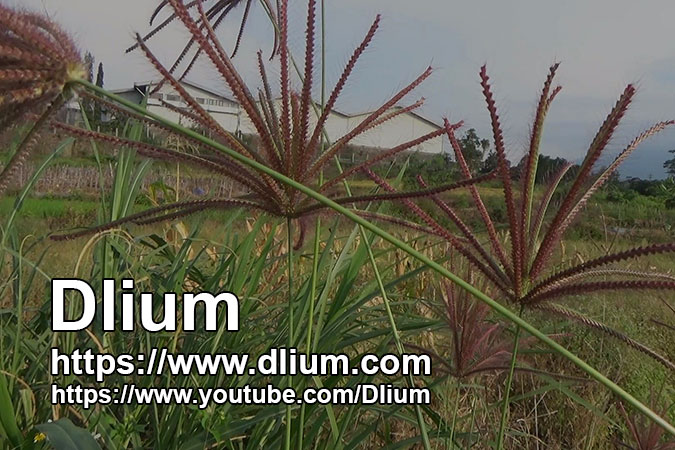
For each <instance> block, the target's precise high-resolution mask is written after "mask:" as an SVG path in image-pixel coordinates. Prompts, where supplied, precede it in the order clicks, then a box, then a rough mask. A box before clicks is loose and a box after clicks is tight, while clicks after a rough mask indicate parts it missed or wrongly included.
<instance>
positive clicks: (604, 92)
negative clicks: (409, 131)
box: [15, 0, 675, 177]
mask: <svg viewBox="0 0 675 450" xmlns="http://www.w3.org/2000/svg"><path fill="white" fill-rule="evenodd" d="M15 3H17V4H18V3H20V4H21V5H26V6H27V7H33V8H46V10H47V11H49V12H50V14H52V15H53V16H54V17H55V18H56V19H57V20H58V21H60V22H62V23H64V24H65V25H66V26H67V27H68V28H69V29H71V30H73V31H74V32H75V33H76V35H77V37H78V40H79V42H80V44H81V45H82V47H83V48H87V49H89V50H91V51H92V52H93V53H94V54H95V56H96V57H97V58H98V59H100V60H103V61H104V63H105V66H106V78H107V82H108V86H110V87H121V86H126V85H129V84H131V83H132V82H133V81H137V80H141V79H148V78H154V74H153V72H152V70H151V68H150V67H149V65H148V64H147V63H146V62H144V60H143V58H142V57H141V56H140V55H138V54H133V55H125V54H124V53H123V50H124V48H125V47H126V46H127V45H129V43H130V42H132V33H133V32H134V31H136V30H139V31H141V32H143V31H147V30H148V29H149V27H148V23H147V20H148V18H149V16H150V13H151V11H152V9H153V7H154V5H155V4H156V3H157V2H151V1H136V0H115V1H102V0H20V1H19V0H15ZM298 4H299V5H304V4H306V3H305V2H297V1H294V2H293V3H292V5H293V8H292V11H291V18H290V23H291V29H292V30H293V35H292V36H291V39H290V47H291V50H292V51H293V52H294V53H295V54H296V55H298V57H299V58H300V55H301V54H302V52H303V50H304V37H303V31H304V22H305V18H304V15H305V11H304V9H303V8H300V7H297V8H296V7H295V5H298ZM326 4H327V7H328V11H327V17H328V20H327V24H326V30H327V36H328V46H327V49H326V54H327V59H328V64H327V74H328V79H329V86H330V85H332V84H331V83H333V82H335V80H336V79H337V77H338V76H339V74H340V72H341V70H342V67H343V65H344V63H345V62H346V61H347V60H348V58H349V56H350V54H351V52H352V51H353V49H354V48H355V46H356V45H358V43H359V42H360V40H361V38H362V36H363V35H364V34H365V32H366V31H367V29H368V27H369V26H370V23H371V22H372V20H373V18H374V16H375V15H376V14H377V13H382V14H383V22H382V27H381V30H380V32H379V33H378V36H377V37H376V39H375V41H374V43H373V45H372V46H371V48H370V49H369V50H368V51H367V52H366V54H365V55H364V56H363V60H362V61H361V63H360V65H359V66H358V67H357V70H356V71H355V73H354V75H353V78H352V80H351V81H350V83H349V86H348V87H349V89H348V90H346V93H345V95H344V97H343V98H342V99H341V101H340V106H341V107H342V108H343V109H346V110H365V109H369V108H372V107H373V106H377V105H378V104H381V102H382V101H383V100H384V99H386V98H387V96H388V95H390V94H391V93H393V92H395V91H396V89H397V88H400V87H402V86H403V85H404V84H405V83H406V82H408V81H410V80H411V79H413V78H414V77H415V76H416V75H418V74H419V73H420V72H421V71H423V70H424V68H425V67H426V66H427V65H428V64H432V65H433V66H434V67H435V69H436V71H435V74H434V75H433V76H432V78H431V79H430V80H429V81H428V82H427V83H425V85H424V86H422V87H421V88H420V89H419V91H418V92H417V93H416V95H417V96H425V97H426V98H427V99H428V103H427V105H426V106H425V108H424V110H423V113H424V114H425V115H426V116H428V117H430V118H432V119H435V120H438V119H439V118H440V117H441V116H450V117H451V118H452V119H453V120H459V119H465V120H466V122H467V124H468V125H469V126H472V127H475V128H477V129H478V130H479V133H480V134H481V135H484V136H488V135H489V134H490V132H489V128H488V121H487V115H486V113H485V111H484V102H483V100H482V98H481V94H480V87H479V85H478V77H477V73H478V69H479V67H480V66H481V65H482V64H483V63H486V62H487V63H488V67H489V71H490V75H491V79H492V80H493V84H494V91H495V93H496V96H497V99H498V101H499V105H500V108H501V112H502V117H503V121H504V124H505V131H506V134H507V141H508V142H509V143H510V144H511V154H512V155H513V157H516V156H517V155H518V153H519V152H521V151H522V149H523V148H524V146H525V143H526V140H527V133H528V131H529V129H528V125H529V123H530V120H531V118H532V115H533V109H534V104H535V101H536V97H537V95H538V91H539V90H540V86H541V83H542V82H543V79H544V77H545V75H546V72H547V70H548V66H549V65H550V64H551V63H552V62H553V61H561V62H562V65H561V68H560V71H559V82H560V83H562V84H563V85H564V90H563V93H562V94H561V96H560V97H559V100H558V101H557V104H556V105H555V107H554V109H553V110H552V113H551V116H550V121H549V123H548V124H547V131H546V135H545V146H546V149H547V151H546V152H547V153H548V149H551V151H553V152H556V153H557V154H558V155H559V156H563V157H566V158H569V159H578V158H580V157H582V156H583V152H584V151H585V147H586V146H587V145H588V142H589V141H590V139H592V136H593V133H594V132H595V130H596V129H597V127H598V126H599V125H600V123H602V120H603V118H604V115H605V114H606V113H607V112H608V110H609V109H610V108H611V106H612V104H613V103H614V101H615V100H616V98H617V97H618V96H619V94H620V93H621V91H622V90H623V88H624V86H625V85H626V84H627V83H631V82H636V83H637V84H638V86H639V93H638V97H637V100H636V102H635V105H634V107H633V109H632V111H631V113H630V115H629V116H628V120H627V123H626V127H625V128H623V129H622V132H621V133H620V136H618V137H617V140H616V141H615V144H614V145H615V150H618V149H619V148H620V147H621V145H622V143H625V142H627V141H629V140H630V138H631V137H632V136H631V134H633V133H637V132H639V131H640V130H641V129H642V128H645V127H646V126H648V125H649V124H650V123H651V122H654V121H657V120H663V119H665V118H672V117H675V56H674V55H675V40H673V39H670V38H669V35H668V30H670V29H671V28H672V23H671V22H672V17H675V2H672V1H671V0H644V1H641V2H635V1H633V0H595V1H592V2H589V1H587V0H566V1H564V2H554V1H538V2H536V1H532V0H510V1H508V2H495V1H488V0H475V1H471V2H448V1H446V0H424V1H410V0H341V1H340V2H327V3H326ZM240 13H241V12H237V14H240ZM237 14H235V17H232V18H230V19H228V21H226V23H225V25H224V26H223V27H222V28H221V30H220V31H219V35H220V36H221V39H222V40H223V42H224V43H225V46H226V48H229V47H230V45H229V44H231V43H232V42H233V41H234V36H235V34H236V31H237V26H238V20H239V17H238V16H237ZM251 19H252V20H251V23H250V24H249V27H248V29H247V31H248V33H247V36H246V38H245V40H244V48H243V49H242V51H241V53H240V55H239V56H238V57H237V59H236V60H235V62H236V64H237V65H238V67H239V68H240V69H241V70H242V72H243V73H244V75H245V78H246V80H249V81H250V82H251V83H256V69H255V60H254V56H255V51H257V49H258V48H262V49H264V50H269V48H270V46H271V28H270V26H269V23H268V22H267V18H266V17H265V16H264V14H263V13H262V11H261V9H260V8H256V10H255V11H254V12H253V14H252V18H251ZM186 39H187V34H186V32H185V31H183V30H181V29H180V27H178V26H175V27H170V29H168V30H167V31H166V32H165V33H163V34H162V35H161V37H160V38H158V39H154V40H153V41H152V42H151V43H152V45H151V46H152V48H153V50H154V51H156V52H157V53H158V55H160V56H161V57H162V58H163V59H164V60H166V61H170V58H171V56H172V55H175V54H177V53H178V52H179V51H180V49H181V48H182V46H181V44H182V43H184V42H185V40H186ZM274 70H275V69H274V67H272V72H273V73H274ZM194 77H196V78H197V80H196V81H200V82H203V83H206V84H210V85H212V86H217V87H219V88H220V87H222V81H220V80H219V79H218V77H217V76H216V75H215V74H214V73H213V72H212V71H211V70H210V68H209V65H208V63H206V62H203V63H202V64H200V68H199V69H198V70H197V71H195V74H194ZM416 99H417V97H411V98H410V101H411V102H412V101H414V100H416ZM668 136H669V137H670V140H669V141H667V140H666V141H665V142H664V141H663V140H658V141H653V142H652V143H650V144H649V146H648V148H649V149H652V148H653V150H649V151H646V152H645V153H644V157H643V158H642V159H641V160H640V164H641V165H643V166H645V167H646V170H651V169H653V174H654V176H656V177H659V176H663V175H664V172H663V170H662V169H661V168H660V167H661V165H662V163H663V160H665V157H664V158H662V159H660V158H661V155H662V153H665V150H667V149H669V148H671V147H672V148H675V143H673V142H672V137H673V136H672V135H670V134H669V135H668ZM655 143H658V144H659V145H660V146H665V147H667V148H666V149H663V150H662V151H661V152H659V151H658V149H656V148H655V147H654V145H656V144H655ZM662 148H663V147H662ZM628 166H629V167H630V164H629V165H628ZM640 171H641V172H640V173H643V172H644V170H643V169H640ZM624 172H625V171H624Z"/></svg>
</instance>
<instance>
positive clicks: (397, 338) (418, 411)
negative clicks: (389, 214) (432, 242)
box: [335, 156, 431, 450]
mask: <svg viewBox="0 0 675 450" xmlns="http://www.w3.org/2000/svg"><path fill="white" fill-rule="evenodd" d="M335 164H336V165H337V168H338V171H339V172H340V173H343V170H342V164H340V159H339V158H338V157H337V156H335ZM343 184H344V186H345V190H346V191H347V195H348V196H350V197H351V196H352V190H351V188H350V187H349V183H347V181H344V182H343ZM359 233H360V234H361V239H363V244H364V245H365V247H366V250H367V251H368V259H369V260H370V265H371V267H372V268H373V274H374V275H375V280H376V281H377V287H378V289H379V291H380V295H382V302H383V303H384V308H385V310H386V312H387V318H388V319H389V326H390V327H391V333H392V335H393V337H394V342H395V344H396V350H397V351H398V354H399V355H403V353H405V348H403V342H402V341H401V335H400V334H399V332H398V327H397V326H396V320H395V319H394V314H393V312H392V310H391V304H390V302H389V296H388V295H387V289H386V288H385V287H384V282H383V281H382V276H381V275H380V269H379V268H378V267H377V260H376V259H375V254H374V253H373V248H372V247H371V243H370V240H369V239H368V236H367V235H366V230H365V229H364V228H363V226H359ZM406 383H407V384H408V387H409V388H411V389H412V388H414V387H415V380H414V379H413V377H412V375H408V376H407V377H406ZM415 416H416V417H417V423H418V425H419V427H420V434H421V436H422V444H423V445H424V450H431V442H430V441H429V433H428V432H427V427H426V422H425V421H424V415H423V414H422V408H421V407H420V405H415Z"/></svg>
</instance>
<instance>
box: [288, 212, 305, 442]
mask: <svg viewBox="0 0 675 450" xmlns="http://www.w3.org/2000/svg"><path fill="white" fill-rule="evenodd" d="M286 231H287V238H288V242H287V245H288V261H287V264H288V268H287V269H288V350H289V351H290V349H291V348H293V343H294V336H293V334H294V331H295V330H294V328H295V326H294V323H295V314H294V311H293V223H292V221H291V219H287V220H286ZM288 387H289V388H291V389H292V388H293V376H292V375H288ZM292 418H293V410H292V409H291V405H287V406H286V443H285V446H284V448H285V449H286V450H290V449H291V434H292V433H291V431H292V429H293V424H292ZM300 433H301V434H302V430H300Z"/></svg>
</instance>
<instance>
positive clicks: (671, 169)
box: [663, 150, 675, 176]
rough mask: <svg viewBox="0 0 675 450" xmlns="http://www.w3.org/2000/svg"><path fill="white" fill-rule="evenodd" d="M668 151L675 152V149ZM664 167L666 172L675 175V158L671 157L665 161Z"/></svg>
mask: <svg viewBox="0 0 675 450" xmlns="http://www.w3.org/2000/svg"><path fill="white" fill-rule="evenodd" d="M668 153H673V154H675V150H670V151H669V152H668ZM663 168H664V169H666V173H668V174H669V175H674V176H675V158H673V159H669V160H668V161H666V162H664V163H663Z"/></svg>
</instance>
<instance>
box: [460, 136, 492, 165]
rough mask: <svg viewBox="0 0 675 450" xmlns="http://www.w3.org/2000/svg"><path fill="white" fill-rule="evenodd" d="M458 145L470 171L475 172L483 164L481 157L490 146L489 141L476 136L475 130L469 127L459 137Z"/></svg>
mask: <svg viewBox="0 0 675 450" xmlns="http://www.w3.org/2000/svg"><path fill="white" fill-rule="evenodd" d="M459 145H460V146H461V147H462V151H463V153H464V159H466V163H467V165H468V166H469V168H470V169H471V172H472V173H477V172H478V171H479V169H481V166H482V164H483V157H484V156H485V153H486V152H487V151H488V149H489V148H490V141H488V140H487V139H481V138H480V137H478V134H477V133H476V130H475V129H474V128H470V129H468V130H467V132H466V133H464V136H463V137H462V138H460V139H459Z"/></svg>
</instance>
